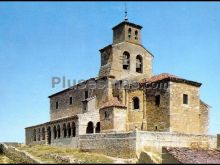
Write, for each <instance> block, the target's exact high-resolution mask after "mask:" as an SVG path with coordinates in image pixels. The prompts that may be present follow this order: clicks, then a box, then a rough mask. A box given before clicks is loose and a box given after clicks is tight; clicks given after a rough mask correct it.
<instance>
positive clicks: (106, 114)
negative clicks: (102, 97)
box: [105, 111, 109, 119]
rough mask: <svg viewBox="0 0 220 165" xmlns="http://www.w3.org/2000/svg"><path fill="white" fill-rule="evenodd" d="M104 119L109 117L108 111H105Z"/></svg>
mask: <svg viewBox="0 0 220 165" xmlns="http://www.w3.org/2000/svg"><path fill="white" fill-rule="evenodd" d="M105 119H109V113H108V112H107V111H105Z"/></svg>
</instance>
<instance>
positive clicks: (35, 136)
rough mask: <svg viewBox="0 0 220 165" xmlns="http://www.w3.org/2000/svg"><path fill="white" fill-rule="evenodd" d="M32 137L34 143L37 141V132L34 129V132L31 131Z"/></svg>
mask: <svg viewBox="0 0 220 165" xmlns="http://www.w3.org/2000/svg"><path fill="white" fill-rule="evenodd" d="M33 136H34V141H36V140H37V131H36V129H34V131H33Z"/></svg>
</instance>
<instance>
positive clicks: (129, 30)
mask: <svg viewBox="0 0 220 165" xmlns="http://www.w3.org/2000/svg"><path fill="white" fill-rule="evenodd" d="M128 38H131V28H129V29H128Z"/></svg>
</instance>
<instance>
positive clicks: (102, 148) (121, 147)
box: [79, 132, 136, 158]
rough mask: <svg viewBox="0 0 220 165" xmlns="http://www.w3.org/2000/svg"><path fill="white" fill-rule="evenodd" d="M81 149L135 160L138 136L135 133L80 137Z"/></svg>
mask: <svg viewBox="0 0 220 165" xmlns="http://www.w3.org/2000/svg"><path fill="white" fill-rule="evenodd" d="M79 148H80V150H82V151H93V152H98V153H103V154H105V155H108V156H113V157H119V158H135V157H136V135H135V132H129V133H117V134H115V133H108V134H107V133H106V134H105V133H100V134H91V135H80V136H79Z"/></svg>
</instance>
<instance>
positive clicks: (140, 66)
mask: <svg viewBox="0 0 220 165" xmlns="http://www.w3.org/2000/svg"><path fill="white" fill-rule="evenodd" d="M136 72H137V73H142V72H143V58H142V56H141V55H137V57H136Z"/></svg>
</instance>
